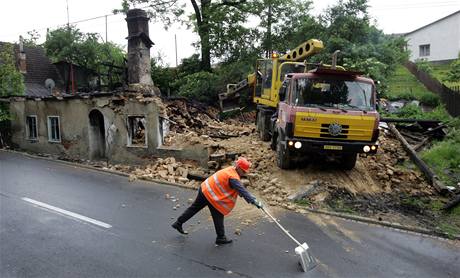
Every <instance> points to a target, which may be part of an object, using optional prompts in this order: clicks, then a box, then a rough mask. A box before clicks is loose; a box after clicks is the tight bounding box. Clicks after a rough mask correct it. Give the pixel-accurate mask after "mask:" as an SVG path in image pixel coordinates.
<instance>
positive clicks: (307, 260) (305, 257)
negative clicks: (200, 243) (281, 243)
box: [262, 207, 316, 272]
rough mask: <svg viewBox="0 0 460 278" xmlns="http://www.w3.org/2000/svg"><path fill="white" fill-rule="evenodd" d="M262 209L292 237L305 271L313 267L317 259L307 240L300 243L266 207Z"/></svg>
mask: <svg viewBox="0 0 460 278" xmlns="http://www.w3.org/2000/svg"><path fill="white" fill-rule="evenodd" d="M262 210H263V211H264V212H265V214H267V215H268V216H269V217H270V218H271V219H272V220H273V221H275V223H276V225H278V227H279V228H280V229H281V230H282V231H283V232H284V233H285V234H286V235H287V236H288V237H289V238H290V239H292V240H293V241H294V242H295V243H296V244H297V245H298V246H297V247H296V248H295V249H294V251H295V253H296V254H297V255H299V257H300V262H299V264H300V265H301V266H302V270H303V271H304V272H307V271H309V270H311V269H313V268H314V267H315V266H316V260H315V258H314V257H313V256H312V255H311V254H310V252H309V251H308V249H309V247H308V245H307V243H306V242H304V243H302V244H300V242H299V241H298V240H297V239H295V238H294V237H293V236H292V235H291V234H290V233H289V231H288V230H286V229H285V228H284V227H283V226H281V224H280V223H279V222H278V221H277V220H276V219H275V217H273V216H272V215H271V214H270V213H269V212H268V211H267V210H266V209H265V207H262Z"/></svg>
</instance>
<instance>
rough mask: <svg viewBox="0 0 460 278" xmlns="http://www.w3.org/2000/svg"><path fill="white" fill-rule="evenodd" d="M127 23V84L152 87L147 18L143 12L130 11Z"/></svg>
mask: <svg viewBox="0 0 460 278" xmlns="http://www.w3.org/2000/svg"><path fill="white" fill-rule="evenodd" d="M126 22H127V23H128V37H127V39H128V83H129V84H141V85H153V81H152V76H151V75H150V47H152V45H153V44H154V43H153V42H152V41H151V40H150V38H149V17H148V16H147V13H146V12H145V11H144V10H141V9H132V10H129V11H128V13H127V14H126Z"/></svg>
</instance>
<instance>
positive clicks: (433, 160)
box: [422, 128, 460, 186]
mask: <svg viewBox="0 0 460 278" xmlns="http://www.w3.org/2000/svg"><path fill="white" fill-rule="evenodd" d="M422 159H423V160H424V161H426V162H427V163H428V164H429V165H430V166H431V167H433V168H434V170H435V172H436V174H437V175H438V176H439V177H440V178H441V180H442V181H443V182H444V183H446V184H447V185H450V186H456V185H457V183H458V182H460V129H458V128H454V129H453V130H452V131H450V132H449V134H448V136H447V138H445V139H444V140H443V141H440V142H436V143H435V144H434V145H433V147H431V148H430V149H428V150H426V151H424V152H423V153H422Z"/></svg>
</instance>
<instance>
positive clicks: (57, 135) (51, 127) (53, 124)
mask: <svg viewBox="0 0 460 278" xmlns="http://www.w3.org/2000/svg"><path fill="white" fill-rule="evenodd" d="M48 140H49V141H50V142H61V129H60V127H59V117H58V116H48Z"/></svg>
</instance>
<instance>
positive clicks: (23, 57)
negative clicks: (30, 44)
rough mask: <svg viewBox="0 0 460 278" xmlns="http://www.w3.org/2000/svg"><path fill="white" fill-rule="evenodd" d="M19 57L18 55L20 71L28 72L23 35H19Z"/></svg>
mask: <svg viewBox="0 0 460 278" xmlns="http://www.w3.org/2000/svg"><path fill="white" fill-rule="evenodd" d="M18 54H19V57H18V68H19V72H21V73H24V74H26V73H27V64H26V52H25V51H24V39H23V38H22V36H19V53H18Z"/></svg>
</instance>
